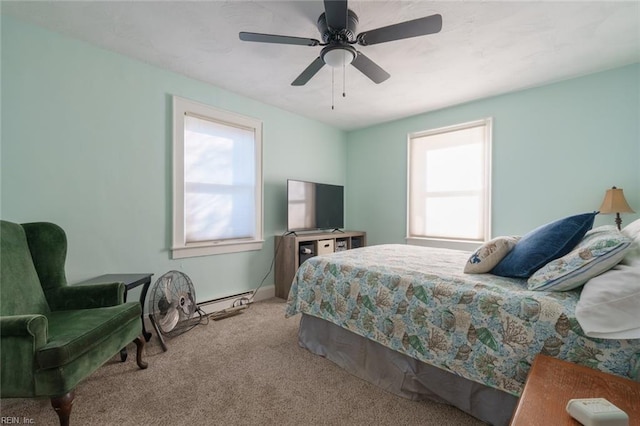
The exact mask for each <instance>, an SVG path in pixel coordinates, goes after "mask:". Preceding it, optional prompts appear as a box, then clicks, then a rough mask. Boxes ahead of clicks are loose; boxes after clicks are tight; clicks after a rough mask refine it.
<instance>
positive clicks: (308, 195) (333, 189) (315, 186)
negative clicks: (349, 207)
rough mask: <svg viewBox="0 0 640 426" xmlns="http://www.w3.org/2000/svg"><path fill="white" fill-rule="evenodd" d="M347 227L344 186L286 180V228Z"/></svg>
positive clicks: (290, 229)
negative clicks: (345, 221)
mask: <svg viewBox="0 0 640 426" xmlns="http://www.w3.org/2000/svg"><path fill="white" fill-rule="evenodd" d="M343 227H344V187H343V186H340V185H329V184H325V183H317V182H304V181H300V180H292V179H289V180H288V181H287V231H289V232H293V231H310V230H315V229H332V230H333V229H340V228H343Z"/></svg>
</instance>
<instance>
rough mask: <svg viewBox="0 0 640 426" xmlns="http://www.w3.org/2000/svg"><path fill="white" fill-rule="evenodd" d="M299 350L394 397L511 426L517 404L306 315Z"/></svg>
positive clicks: (500, 393)
mask: <svg viewBox="0 0 640 426" xmlns="http://www.w3.org/2000/svg"><path fill="white" fill-rule="evenodd" d="M298 342H299V344H300V346H302V347H303V348H306V349H308V350H309V351H310V352H312V353H314V354H316V355H320V356H323V357H326V358H327V359H329V360H331V361H333V362H334V363H336V364H337V365H338V366H340V367H341V368H343V369H345V370H347V371H348V372H350V373H352V374H354V375H355V376H357V377H359V378H361V379H363V380H366V381H368V382H370V383H373V384H374V385H376V386H378V387H380V388H382V389H384V390H386V391H388V392H391V393H393V394H395V395H398V396H401V397H404V398H408V399H411V400H414V401H418V400H422V399H430V400H433V401H436V402H441V403H445V404H449V405H453V406H454V407H457V408H459V409H460V410H462V411H464V412H466V413H469V414H470V415H472V416H473V417H475V418H477V419H480V420H482V421H485V422H487V423H490V424H494V425H508V424H509V420H510V419H511V415H512V414H513V411H514V409H515V407H516V404H517V402H518V399H517V398H516V397H515V396H513V395H510V394H508V393H506V392H503V391H500V390H498V389H494V388H490V387H488V386H485V385H482V384H480V383H476V382H472V381H470V380H467V379H465V378H463V377H460V376H456V375H455V374H452V373H450V372H448V371H445V370H441V369H439V368H436V367H433V366H431V365H429V364H426V363H423V362H421V361H418V360H416V359H414V358H411V357H409V356H407V355H404V354H401V353H400V352H396V351H394V350H391V349H389V348H387V347H385V346H382V345H381V344H379V343H377V342H374V341H372V340H369V339H366V338H364V337H362V336H359V335H357V334H355V333H352V332H350V331H348V330H345V329H343V328H341V327H339V326H337V325H335V324H332V323H330V322H328V321H325V320H323V319H320V318H316V317H313V316H310V315H305V314H303V315H302V318H301V320H300V329H299V331H298Z"/></svg>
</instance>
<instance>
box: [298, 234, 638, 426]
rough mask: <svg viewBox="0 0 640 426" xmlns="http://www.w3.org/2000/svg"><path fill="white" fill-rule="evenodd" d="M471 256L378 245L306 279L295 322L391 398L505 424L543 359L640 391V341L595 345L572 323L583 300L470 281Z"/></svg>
mask: <svg viewBox="0 0 640 426" xmlns="http://www.w3.org/2000/svg"><path fill="white" fill-rule="evenodd" d="M470 254H471V253H468V252H464V251H456V250H448V249H435V248H426V247H416V246H409V245H399V244H390V245H378V246H369V247H363V248H359V249H355V250H348V251H343V252H337V253H332V254H328V255H322V256H317V257H314V258H311V259H309V260H307V261H306V262H304V263H303V264H302V265H301V266H300V268H299V269H298V271H297V273H296V276H295V278H294V281H293V285H292V287H291V290H290V293H289V297H288V300H287V307H286V316H288V317H291V316H294V315H296V314H302V315H301V321H300V329H299V343H300V345H301V346H303V347H305V348H307V349H309V350H310V351H311V352H313V353H316V354H318V355H321V356H325V357H327V358H328V359H330V360H332V361H333V362H335V363H336V364H338V365H339V366H341V367H342V368H345V369H347V370H348V371H350V372H351V373H353V374H355V375H356V376H359V377H361V378H363V379H365V380H368V381H370V382H372V383H374V384H376V385H378V386H380V387H382V388H384V389H386V390H388V391H390V392H393V393H395V394H397V395H400V396H403V397H405V398H411V399H414V400H419V399H424V398H429V399H433V400H436V401H439V402H445V403H448V404H451V405H454V406H456V407H458V408H460V409H461V410H463V411H465V412H467V413H469V414H471V415H473V416H474V417H476V418H478V419H480V420H483V421H485V422H488V423H490V424H497V425H501V424H508V422H509V419H510V417H511V414H512V412H513V409H514V407H515V405H516V403H517V398H518V396H519V395H520V393H521V392H522V389H523V387H524V382H525V380H526V377H527V373H528V370H529V368H530V366H531V364H532V362H533V359H534V357H535V355H537V354H538V353H543V354H547V355H550V356H553V357H557V358H560V359H564V360H568V361H571V362H574V363H578V364H582V365H587V366H590V367H592V368H596V369H598V370H601V371H604V372H607V373H611V374H615V375H619V376H623V377H627V378H631V379H633V380H638V367H639V366H640V339H620V340H613V339H595V338H591V337H588V336H586V335H585V333H584V332H583V330H582V328H581V326H580V324H579V323H578V321H577V320H576V318H575V308H576V304H577V303H578V300H579V298H580V289H577V290H572V291H563V292H557V291H556V292H551V291H530V290H528V289H527V285H526V284H527V280H526V279H520V278H504V277H499V276H495V275H492V274H465V273H463V270H462V266H461V265H464V264H465V262H467V260H468V259H469V256H470Z"/></svg>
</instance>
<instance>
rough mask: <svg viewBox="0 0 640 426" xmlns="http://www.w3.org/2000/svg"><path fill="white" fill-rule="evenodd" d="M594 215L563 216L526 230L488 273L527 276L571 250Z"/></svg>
mask: <svg viewBox="0 0 640 426" xmlns="http://www.w3.org/2000/svg"><path fill="white" fill-rule="evenodd" d="M596 214H598V212H594V213H584V214H579V215H575V216H569V217H565V218H563V219H560V220H556V221H554V222H551V223H547V224H546V225H542V226H540V227H538V228H536V229H534V230H533V231H531V232H528V233H527V234H525V235H523V236H522V238H521V239H520V241H518V244H516V246H515V247H514V248H513V250H511V251H510V252H509V254H507V255H506V256H505V257H504V259H502V260H501V261H500V263H498V264H497V265H496V267H495V268H493V269H492V270H491V273H492V274H494V275H500V276H502V277H513V278H529V277H530V276H531V275H533V273H534V272H535V271H537V270H538V269H540V268H542V267H543V266H544V265H546V264H547V263H549V262H551V261H552V260H554V259H557V258H559V257H562V256H564V255H565V254H567V253H569V252H570V251H571V250H573V248H574V247H575V246H576V245H577V244H578V243H579V242H580V241H581V240H582V237H584V234H586V233H587V231H588V230H590V229H591V227H592V226H593V219H594V218H595V216H596Z"/></svg>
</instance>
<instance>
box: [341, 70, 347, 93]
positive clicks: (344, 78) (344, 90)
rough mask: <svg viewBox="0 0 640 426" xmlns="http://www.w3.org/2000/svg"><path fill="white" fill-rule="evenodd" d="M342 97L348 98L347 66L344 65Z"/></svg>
mask: <svg viewBox="0 0 640 426" xmlns="http://www.w3.org/2000/svg"><path fill="white" fill-rule="evenodd" d="M342 97H343V98H346V97H347V64H346V63H343V64H342Z"/></svg>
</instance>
